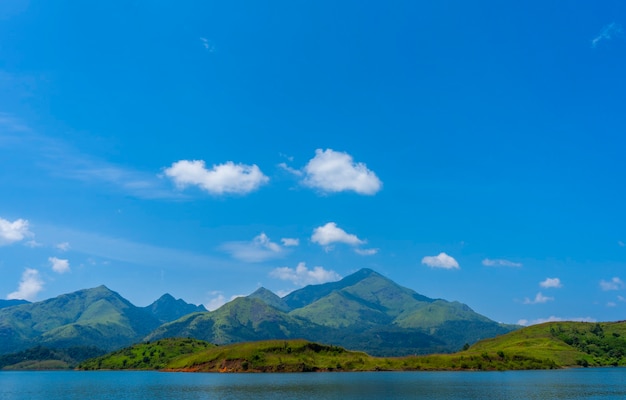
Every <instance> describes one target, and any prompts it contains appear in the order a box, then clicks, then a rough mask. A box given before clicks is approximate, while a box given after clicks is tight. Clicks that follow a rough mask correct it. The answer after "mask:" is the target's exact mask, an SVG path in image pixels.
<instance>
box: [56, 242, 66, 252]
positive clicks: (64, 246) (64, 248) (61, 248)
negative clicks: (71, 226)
mask: <svg viewBox="0 0 626 400" xmlns="http://www.w3.org/2000/svg"><path fill="white" fill-rule="evenodd" d="M55 247H56V248H57V249H59V250H61V251H68V250H69V249H70V244H69V243H68V242H63V243H58V244H57V245H56V246H55Z"/></svg>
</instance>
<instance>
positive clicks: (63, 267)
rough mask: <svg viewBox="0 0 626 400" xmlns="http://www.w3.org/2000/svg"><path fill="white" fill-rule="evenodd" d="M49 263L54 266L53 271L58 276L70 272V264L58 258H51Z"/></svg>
mask: <svg viewBox="0 0 626 400" xmlns="http://www.w3.org/2000/svg"><path fill="white" fill-rule="evenodd" d="M48 261H49V262H50V265H51V266H52V270H53V271H54V272H56V273H58V274H64V273H66V272H70V262H69V261H68V260H63V259H60V258H56V257H49V258H48Z"/></svg>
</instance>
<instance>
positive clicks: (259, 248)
mask: <svg viewBox="0 0 626 400" xmlns="http://www.w3.org/2000/svg"><path fill="white" fill-rule="evenodd" d="M221 249H222V250H224V251H226V252H227V253H229V254H230V255H231V256H233V257H234V258H236V259H237V260H240V261H245V262H262V261H266V260H270V259H275V258H279V257H282V256H283V253H284V249H283V247H281V246H280V245H279V244H278V243H274V242H272V241H271V240H270V238H269V237H268V236H267V235H266V234H265V233H264V232H261V234H259V235H258V236H255V237H254V238H253V239H252V240H251V241H249V242H246V241H234V242H227V243H224V244H222V246H221Z"/></svg>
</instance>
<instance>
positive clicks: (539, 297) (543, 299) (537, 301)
mask: <svg viewBox="0 0 626 400" xmlns="http://www.w3.org/2000/svg"><path fill="white" fill-rule="evenodd" d="M552 300H554V297H548V296H544V295H543V294H541V292H539V293H537V295H536V296H535V298H534V299H533V300H531V299H529V298H528V297H526V298H525V299H524V304H543V303H547V302H549V301H552Z"/></svg>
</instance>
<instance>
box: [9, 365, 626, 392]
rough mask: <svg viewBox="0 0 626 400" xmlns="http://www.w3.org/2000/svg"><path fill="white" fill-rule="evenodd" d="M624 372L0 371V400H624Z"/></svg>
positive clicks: (625, 375)
mask: <svg viewBox="0 0 626 400" xmlns="http://www.w3.org/2000/svg"><path fill="white" fill-rule="evenodd" d="M623 382H626V369H622V368H609V369H571V370H558V371H509V372H363V373H348V372H346V373H304V374H190V373H159V372H104V371H103V372H74V371H64V372H0V400H13V399H20V400H21V399H32V400H60V399H64V400H67V399H69V400H72V399H76V400H78V399H80V400H83V399H92V400H102V399H107V400H109V399H110V400H128V399H180V400H187V399H237V400H239V399H254V400H259V399H276V398H284V399H296V400H297V399H310V398H315V399H321V400H323V399H342V400H344V399H359V400H362V399H381V398H385V399H406V398H412V399H445V400H456V399H481V400H482V399H510V400H518V399H519V400H521V399H537V400H539V399H541V400H552V399H554V400H564V399H568V400H569V399H624V398H626V386H625V385H624V384H623Z"/></svg>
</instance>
